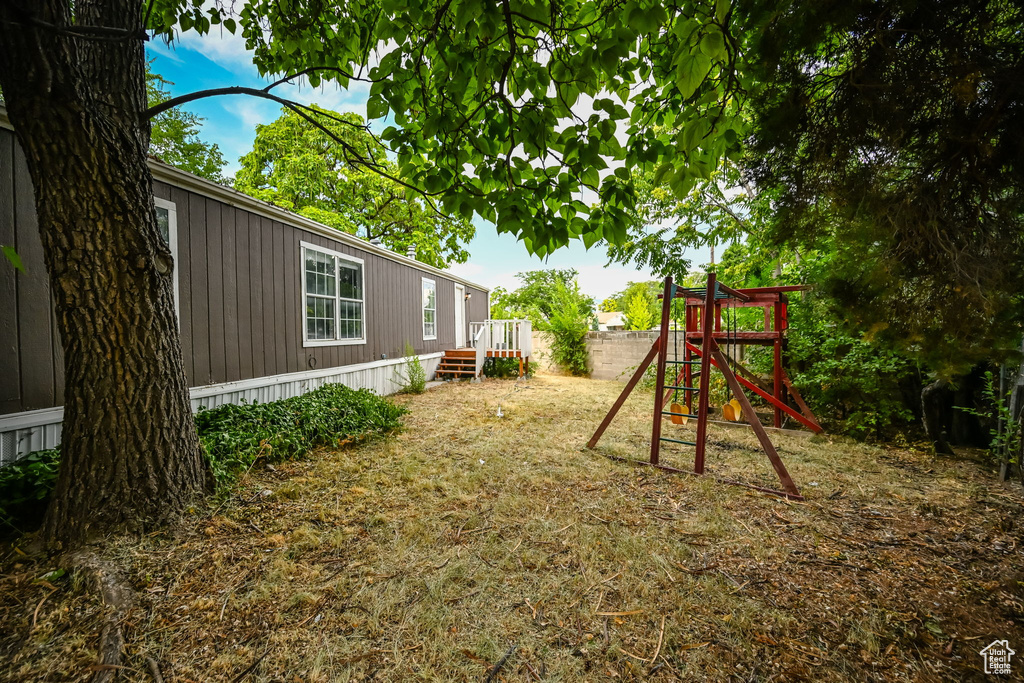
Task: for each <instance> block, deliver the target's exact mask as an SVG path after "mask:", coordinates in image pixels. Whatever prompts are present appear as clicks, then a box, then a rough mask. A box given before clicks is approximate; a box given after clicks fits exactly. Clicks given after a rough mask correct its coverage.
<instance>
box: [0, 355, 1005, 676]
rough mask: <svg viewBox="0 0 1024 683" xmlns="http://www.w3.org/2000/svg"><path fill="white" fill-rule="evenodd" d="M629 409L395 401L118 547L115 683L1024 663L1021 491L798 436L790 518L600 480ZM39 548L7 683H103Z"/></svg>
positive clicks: (729, 434) (559, 390) (21, 568)
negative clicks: (126, 595)
mask: <svg viewBox="0 0 1024 683" xmlns="http://www.w3.org/2000/svg"><path fill="white" fill-rule="evenodd" d="M621 387H622V385H621V384H619V383H616V382H598V381H591V380H584V379H571V378H565V377H556V376H549V375H541V376H538V377H536V378H533V379H530V380H527V381H523V382H519V383H515V382H513V381H510V380H491V381H487V382H484V383H482V384H466V383H462V384H452V385H445V386H443V387H440V388H437V389H433V390H431V391H429V392H427V393H426V394H424V395H421V396H414V397H402V398H399V399H397V400H399V401H401V402H403V403H406V404H407V405H408V407H409V408H410V409H411V411H412V412H411V414H410V415H409V416H408V417H407V418H406V426H407V429H406V430H405V432H404V433H402V434H400V435H398V436H397V437H394V438H392V439H389V440H386V441H379V442H375V443H369V444H365V445H363V446H359V447H354V448H347V449H342V450H340V451H324V452H319V453H316V454H314V455H313V456H312V457H310V458H309V459H307V460H302V461H297V462H292V463H286V464H278V465H274V466H273V467H266V468H262V467H258V468H257V469H255V470H253V471H252V472H251V473H250V474H249V475H247V476H246V477H245V478H244V479H243V480H242V482H241V484H240V485H239V487H238V488H237V490H236V491H235V492H234V493H233V494H232V495H230V496H229V497H228V498H226V499H224V500H222V501H215V502H214V503H212V504H210V506H209V507H208V508H204V509H203V510H199V511H197V512H196V514H195V515H194V516H192V517H190V518H189V519H187V520H185V521H184V522H183V523H182V524H181V525H180V526H179V527H177V528H175V529H172V530H168V531H166V532H160V533H155V534H152V535H149V536H146V537H143V538H130V539H117V540H112V541H111V542H110V543H109V544H108V545H106V546H105V547H104V548H103V549H102V550H101V555H102V557H103V558H104V559H105V560H107V561H108V562H109V563H110V565H112V566H115V567H119V568H121V578H122V580H123V582H124V583H125V584H127V585H128V586H129V587H130V588H131V590H132V597H131V607H130V609H129V610H128V611H127V613H126V615H125V617H124V619H123V621H122V628H123V632H124V636H125V659H124V661H123V668H119V669H117V670H115V671H114V673H115V674H116V677H115V680H119V681H154V680H157V676H159V677H160V678H162V680H164V681H182V682H183V681H228V682H232V683H241V682H242V681H287V682H296V681H302V682H307V681H308V682H321V681H415V680H426V681H483V680H494V681H605V680H612V679H617V680H628V681H671V680H714V681H733V680H735V681H770V680H779V681H792V680H808V681H844V680H868V681H947V680H967V681H973V680H983V679H986V678H987V676H985V675H984V674H983V673H982V658H981V656H980V655H979V654H978V653H979V651H980V650H981V649H982V648H984V647H985V646H986V645H988V644H989V643H990V642H992V641H994V640H997V639H999V640H1002V639H1007V640H1008V641H1009V643H1010V647H1011V648H1013V649H1015V650H1017V651H1018V652H1021V653H1022V654H1020V655H1018V657H1020V658H1024V649H1022V647H1021V646H1024V623H1022V619H1024V558H1022V554H1021V542H1022V531H1024V527H1022V524H1024V518H1022V516H1021V511H1022V503H1024V498H1022V496H1021V488H1020V486H1019V484H1008V485H1003V484H999V483H998V482H996V481H995V479H994V477H993V476H992V473H991V472H990V471H988V470H986V469H984V468H982V467H980V466H979V465H978V464H976V463H975V462H974V461H972V460H971V459H969V458H966V457H963V458H959V459H954V458H935V457H933V456H930V455H928V454H926V453H922V452H919V451H914V450H911V449H895V448H876V447H871V446H866V445H861V444H856V443H853V442H851V441H847V440H845V439H830V438H828V437H812V436H810V435H808V434H803V433H785V434H780V433H775V434H772V438H773V441H774V442H775V443H776V445H777V446H778V448H779V451H780V453H781V455H782V457H783V459H784V460H785V461H786V463H787V464H788V466H789V469H790V471H791V473H792V475H793V478H794V479H795V481H796V482H797V484H798V485H799V486H800V487H801V488H802V490H803V493H804V494H805V495H806V497H807V500H806V501H805V502H801V503H797V502H791V501H786V500H782V499H779V498H776V497H773V496H769V495H764V494H761V493H756V492H753V491H751V490H749V489H745V488H739V487H734V486H727V485H723V484H719V483H716V482H715V481H714V480H712V479H709V478H707V477H700V478H699V477H693V476H686V475H677V474H670V473H665V472H662V471H658V470H654V469H651V468H648V467H640V466H631V465H628V464H624V463H621V462H617V461H614V460H611V459H609V458H606V457H604V456H605V455H615V456H620V457H629V458H636V457H640V458H642V457H644V456H645V454H646V451H647V448H648V443H649V438H650V436H649V435H650V417H649V416H650V409H651V403H652V397H651V395H650V394H645V395H638V396H635V397H634V398H632V399H630V401H629V402H628V403H627V404H626V407H625V408H624V411H623V413H622V414H621V415H620V416H619V418H617V419H616V421H615V422H614V423H613V424H612V426H611V428H610V429H609V431H608V433H607V434H606V435H605V437H604V439H603V440H602V442H601V444H600V446H599V448H598V449H597V451H587V450H585V449H584V448H583V445H584V444H585V442H586V441H587V439H588V438H589V436H590V434H591V433H592V432H593V430H594V428H595V427H596V425H597V424H598V423H599V422H600V420H601V418H602V417H603V415H604V413H605V411H606V410H607V408H608V406H609V405H610V404H611V402H612V400H613V399H614V398H615V396H616V395H617V393H618V391H619V390H620V389H621ZM499 411H500V413H501V416H500V417H499ZM666 430H671V431H674V432H676V433H678V434H680V435H685V434H687V433H692V428H688V427H682V428H680V427H676V426H670V425H666ZM710 439H711V445H710V448H709V466H710V468H711V469H712V471H713V472H715V473H716V474H719V475H721V476H726V477H731V478H734V479H741V480H743V481H747V482H750V483H760V484H773V475H772V472H771V469H770V467H769V466H768V465H767V462H766V459H765V458H764V456H763V454H762V453H761V452H760V451H759V450H758V449H757V448H756V441H755V440H754V438H753V436H752V434H750V433H749V430H744V429H739V428H736V427H727V426H722V425H713V426H712V428H711V430H710ZM663 459H664V460H665V461H667V462H668V463H669V464H675V465H678V466H681V467H685V466H687V464H688V462H690V461H692V449H687V448H685V447H676V446H671V447H667V448H666V449H665V452H664V454H663ZM29 540H30V539H28V540H25V541H22V542H21V544H19V545H15V546H9V547H6V548H3V549H2V561H0V680H3V681H83V680H88V679H89V677H90V676H92V675H93V674H94V673H95V672H96V671H97V669H98V667H97V666H96V664H97V648H98V643H99V638H100V631H101V630H102V623H103V621H104V613H103V609H104V608H103V607H102V605H101V604H100V602H99V600H98V598H97V597H96V595H95V593H94V591H93V590H92V589H91V588H90V587H89V586H88V585H87V582H86V581H85V580H84V578H83V577H82V575H80V574H75V573H71V574H64V575H60V574H59V573H57V574H54V573H51V572H53V570H54V569H55V564H54V563H53V560H50V559H47V558H45V557H41V556H34V555H32V554H31V553H29V551H28V550H27V548H28V547H29ZM496 665H497V668H495V667H496ZM1013 670H1014V673H1013V677H1015V678H1016V679H1021V678H1022V676H1021V672H1024V662H1020V661H1016V660H1014V661H1013Z"/></svg>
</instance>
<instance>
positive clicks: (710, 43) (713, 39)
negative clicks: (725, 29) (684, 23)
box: [700, 30, 725, 59]
mask: <svg viewBox="0 0 1024 683" xmlns="http://www.w3.org/2000/svg"><path fill="white" fill-rule="evenodd" d="M700 51H701V52H703V53H704V54H705V55H707V56H708V57H710V58H711V59H714V58H716V57H718V56H719V55H720V54H722V53H723V52H725V38H724V37H723V36H722V33H721V32H720V31H717V30H714V31H711V32H710V33H708V34H707V35H705V36H704V37H703V38H701V39H700Z"/></svg>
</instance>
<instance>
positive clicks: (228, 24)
mask: <svg viewBox="0 0 1024 683" xmlns="http://www.w3.org/2000/svg"><path fill="white" fill-rule="evenodd" d="M224 28H226V29H227V30H228V31H230V32H231V33H234V32H235V20H234V19H232V18H231V17H228V18H227V19H225V20H224Z"/></svg>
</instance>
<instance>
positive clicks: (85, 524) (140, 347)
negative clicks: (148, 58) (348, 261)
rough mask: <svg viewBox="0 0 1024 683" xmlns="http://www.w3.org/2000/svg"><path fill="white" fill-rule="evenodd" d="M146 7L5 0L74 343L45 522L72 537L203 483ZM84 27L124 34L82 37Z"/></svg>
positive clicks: (18, 85) (67, 336) (55, 538)
mask: <svg viewBox="0 0 1024 683" xmlns="http://www.w3.org/2000/svg"><path fill="white" fill-rule="evenodd" d="M143 4H144V3H143ZM142 10H143V5H140V3H138V2H133V1H132V0H76V2H74V12H73V22H74V23H73V24H72V12H71V10H69V8H68V2H67V0H65V2H60V1H59V0H45V1H38V0H15V1H13V2H12V1H11V0H5V1H4V2H0V86H2V87H3V93H4V97H5V99H6V104H7V109H8V115H9V116H10V119H11V122H12V123H13V124H14V126H15V129H16V132H17V135H18V139H19V141H20V142H21V145H22V147H23V148H24V151H25V156H26V158H27V161H28V166H29V171H30V174H31V177H32V182H33V184H34V187H35V195H36V208H37V210H38V214H39V231H40V234H41V237H42V243H43V250H44V253H45V258H46V268H47V271H48V273H49V277H50V283H51V288H52V291H53V296H54V301H55V304H56V313H57V328H58V330H59V332H60V338H61V345H62V346H63V348H64V373H65V383H64V386H65V390H64V427H63V429H64V431H63V443H62V445H61V468H60V475H59V478H58V481H57V489H56V491H55V492H54V496H53V500H52V503H51V504H50V508H49V510H48V512H47V516H46V520H45V523H44V534H45V537H46V538H47V539H48V540H50V541H52V542H55V543H56V544H57V545H62V546H64V547H68V546H73V545H77V544H80V543H82V542H85V541H87V540H89V539H91V538H95V537H97V536H99V535H102V534H106V533H109V532H112V531H116V530H119V529H124V528H129V529H143V528H147V527H149V526H152V525H154V524H159V523H162V522H165V521H167V520H168V519H169V518H171V517H173V516H174V515H176V514H177V513H179V512H180V511H181V510H182V509H183V508H184V506H185V505H186V504H187V503H188V502H189V501H190V500H191V499H192V498H194V496H195V495H196V494H197V493H199V492H200V491H201V490H202V489H203V488H204V485H205V481H206V476H205V471H204V466H203V460H202V458H201V456H200V451H199V443H198V437H197V435H196V431H195V425H194V422H193V419H192V413H191V410H190V407H189V400H188V386H187V383H186V380H185V374H184V371H183V364H182V358H181V347H180V343H179V337H178V325H177V321H176V319H175V313H174V298H173V291H172V286H173V285H172V275H171V273H172V270H171V268H172V261H171V254H170V252H169V250H168V248H167V247H166V246H165V245H164V243H163V240H162V238H161V237H160V233H159V231H158V229H157V224H156V216H155V213H154V206H153V179H152V176H151V175H150V172H149V169H148V167H147V166H146V150H147V148H148V144H149V132H148V130H149V126H148V123H146V122H145V121H143V120H142V119H141V117H140V112H141V111H143V110H144V109H145V105H146V100H145V80H144V78H145V57H144V51H143V46H142V40H141V39H140V37H139V32H140V30H141V28H142ZM72 26H74V27H77V28H71V27H72ZM83 26H90V27H97V26H101V27H116V28H123V29H125V30H126V35H125V36H123V37H116V36H114V37H111V36H106V37H105V38H103V39H97V38H95V37H84V36H82V35H81V34H79V33H76V32H77V31H80V27H83ZM129 33H133V34H134V35H128V34H129ZM39 305H45V302H39Z"/></svg>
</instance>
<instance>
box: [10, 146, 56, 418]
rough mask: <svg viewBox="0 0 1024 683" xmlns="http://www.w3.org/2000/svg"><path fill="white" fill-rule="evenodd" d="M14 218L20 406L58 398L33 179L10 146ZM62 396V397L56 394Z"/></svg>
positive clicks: (16, 149)
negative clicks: (18, 260) (20, 266)
mask: <svg viewBox="0 0 1024 683" xmlns="http://www.w3.org/2000/svg"><path fill="white" fill-rule="evenodd" d="M14 169H15V172H14V212H15V216H16V220H15V221H14V231H15V240H16V244H17V250H18V256H20V257H21V260H22V263H23V264H24V265H25V272H17V273H16V275H15V277H16V278H17V280H18V304H17V311H18V313H17V315H18V347H19V349H20V351H21V401H22V405H23V406H24V408H23V409H24V410H36V409H38V408H50V407H52V406H54V405H58V404H59V403H60V401H59V400H57V399H56V397H55V395H54V384H55V381H54V367H53V343H54V339H55V338H56V333H55V331H54V328H53V325H52V324H51V322H52V320H53V316H51V315H50V310H51V309H52V307H53V304H52V302H51V300H50V282H49V277H48V276H47V274H46V267H45V265H44V263H43V244H42V241H41V240H40V238H39V224H38V222H37V219H36V210H35V199H34V195H33V190H32V182H31V181H30V180H29V177H28V167H27V166H26V164H25V155H24V152H22V151H21V147H20V146H19V145H15V146H14ZM61 398H63V397H61Z"/></svg>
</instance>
